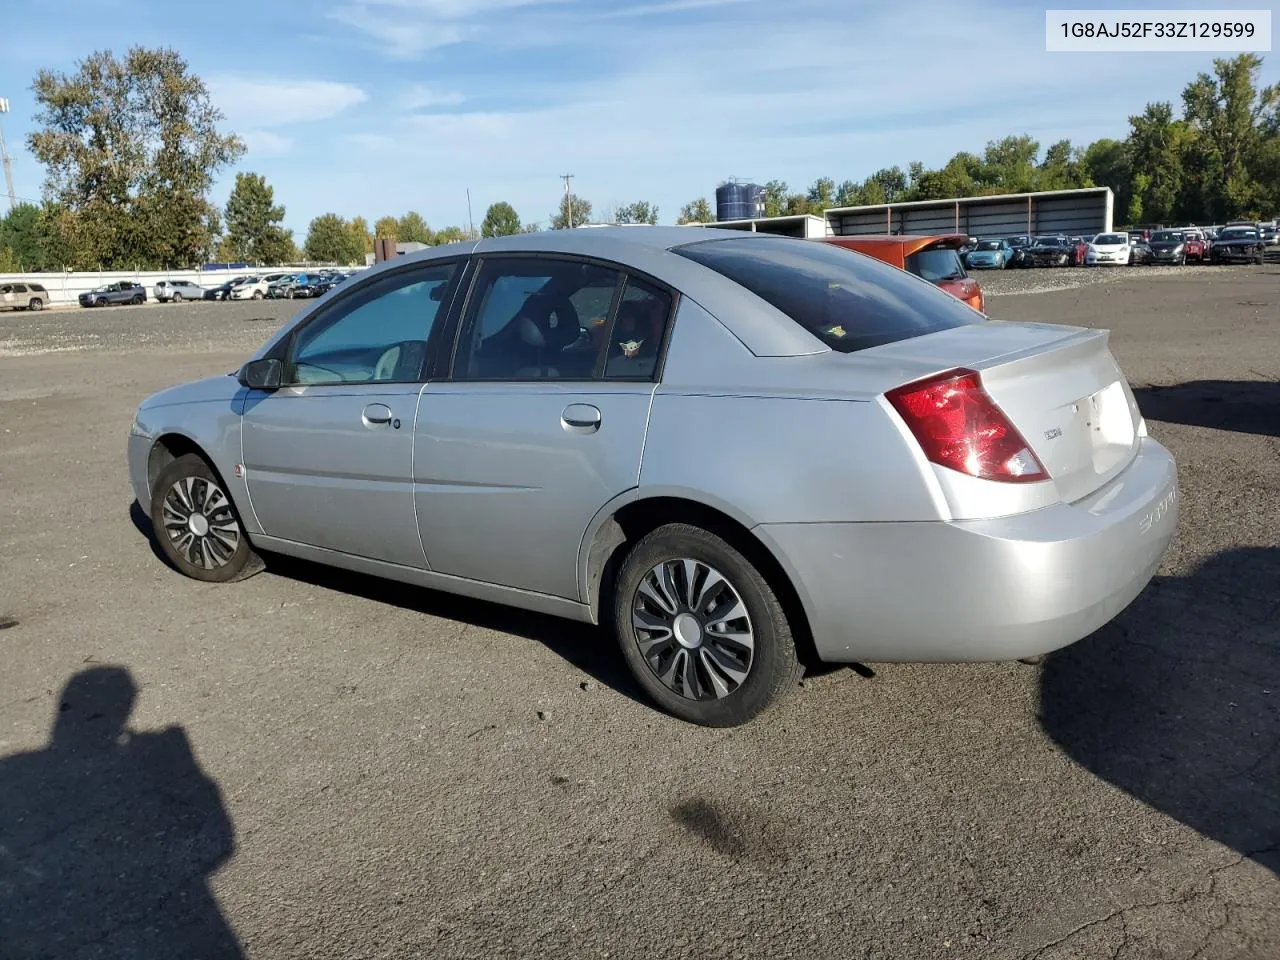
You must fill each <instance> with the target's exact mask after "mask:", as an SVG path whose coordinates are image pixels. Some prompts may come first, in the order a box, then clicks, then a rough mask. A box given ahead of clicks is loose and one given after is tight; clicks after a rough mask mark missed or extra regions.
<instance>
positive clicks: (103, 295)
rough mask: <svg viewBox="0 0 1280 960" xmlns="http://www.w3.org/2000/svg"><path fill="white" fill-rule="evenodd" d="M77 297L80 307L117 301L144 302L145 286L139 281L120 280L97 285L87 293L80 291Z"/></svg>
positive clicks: (97, 305) (145, 295) (102, 305)
mask: <svg viewBox="0 0 1280 960" xmlns="http://www.w3.org/2000/svg"><path fill="white" fill-rule="evenodd" d="M77 299H79V301H80V306H82V307H105V306H109V305H111V304H119V303H130V304H139V303H146V302H147V288H146V287H144V286H143V285H142V284H140V283H133V282H131V281H129V280H120V281H118V282H116V283H108V284H107V285H106V286H103V287H97V288H96V289H93V290H90V291H89V292H88V293H82V294H80V296H79V297H78V298H77Z"/></svg>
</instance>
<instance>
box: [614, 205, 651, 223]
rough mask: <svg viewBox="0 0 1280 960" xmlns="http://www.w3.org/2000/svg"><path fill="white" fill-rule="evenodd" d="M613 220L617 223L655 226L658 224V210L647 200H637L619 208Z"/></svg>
mask: <svg viewBox="0 0 1280 960" xmlns="http://www.w3.org/2000/svg"><path fill="white" fill-rule="evenodd" d="M613 219H614V222H615V223H647V224H649V225H650V226H653V225H654V224H656V223H657V222H658V208H657V207H656V206H654V205H653V204H651V203H649V201H647V200H637V201H636V202H635V203H629V204H627V205H626V206H625V207H619V208H618V209H617V210H616V211H615V212H614V216H613Z"/></svg>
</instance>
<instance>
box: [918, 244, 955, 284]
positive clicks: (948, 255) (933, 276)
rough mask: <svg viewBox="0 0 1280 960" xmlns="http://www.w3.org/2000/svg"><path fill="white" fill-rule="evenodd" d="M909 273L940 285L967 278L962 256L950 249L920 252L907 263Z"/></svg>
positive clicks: (939, 248) (942, 248) (936, 248)
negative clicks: (942, 282) (944, 281)
mask: <svg viewBox="0 0 1280 960" xmlns="http://www.w3.org/2000/svg"><path fill="white" fill-rule="evenodd" d="M906 268H907V272H909V273H914V274H915V275H916V276H917V277H920V278H922V279H924V280H928V281H929V282H930V283H938V282H940V281H942V280H963V279H964V278H965V276H966V274H965V272H964V264H963V263H962V262H961V261H960V254H958V253H957V252H956V251H955V250H953V249H951V248H950V247H934V248H933V249H931V250H919V251H917V252H915V253H913V254H911V256H909V257H907V261H906Z"/></svg>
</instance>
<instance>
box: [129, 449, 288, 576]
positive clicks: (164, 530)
mask: <svg viewBox="0 0 1280 960" xmlns="http://www.w3.org/2000/svg"><path fill="white" fill-rule="evenodd" d="M151 525H152V529H153V531H154V533H155V538H156V541H157V542H158V543H159V544H160V549H161V550H163V551H164V555H165V556H166V557H168V558H169V560H170V562H171V563H173V565H174V566H175V567H177V568H178V570H179V571H180V572H181V573H184V574H186V575H187V576H188V577H191V578H193V579H195V580H204V581H206V582H209V583H228V582H230V581H232V580H240V579H243V578H244V577H246V576H249V575H251V574H254V573H257V572H258V571H259V570H261V569H262V568H263V564H262V561H261V559H259V557H258V555H257V554H256V553H255V552H254V550H253V547H252V546H250V544H249V538H248V536H246V535H245V532H244V528H243V526H241V523H240V515H239V514H238V513H237V512H236V508H235V505H234V504H233V503H232V502H231V498H230V497H229V496H228V495H227V492H226V491H225V490H223V489H222V485H221V482H220V481H219V480H218V478H217V476H216V475H215V474H214V472H213V469H212V468H211V467H210V466H209V464H208V463H206V462H205V461H204V459H203V458H202V457H200V456H199V455H198V454H194V453H187V454H183V455H182V456H181V457H178V458H177V459H176V460H174V461H173V463H171V464H169V465H168V466H167V467H165V468H164V470H162V471H161V473H160V476H159V477H158V478H157V480H156V484H155V490H154V492H153V493H152V495H151Z"/></svg>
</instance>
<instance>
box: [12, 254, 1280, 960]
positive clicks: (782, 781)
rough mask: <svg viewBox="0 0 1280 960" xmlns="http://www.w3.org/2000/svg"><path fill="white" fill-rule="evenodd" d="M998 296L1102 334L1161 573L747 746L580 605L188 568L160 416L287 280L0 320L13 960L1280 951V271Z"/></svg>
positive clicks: (856, 681)
mask: <svg viewBox="0 0 1280 960" xmlns="http://www.w3.org/2000/svg"><path fill="white" fill-rule="evenodd" d="M979 279H980V281H981V282H982V283H983V285H984V288H985V289H986V291H987V296H988V300H987V303H988V311H989V313H990V314H991V315H993V316H994V317H997V318H1000V319H1024V320H1037V321H1049V322H1065V323H1079V324H1084V325H1088V326H1093V327H1107V328H1110V329H1111V330H1112V331H1113V333H1112V339H1111V344H1112V349H1113V350H1114V352H1115V354H1116V355H1117V357H1118V358H1119V360H1120V363H1121V365H1122V366H1123V368H1124V370H1125V372H1126V374H1127V375H1128V376H1129V378H1130V380H1131V382H1132V383H1133V385H1134V388H1135V391H1136V393H1137V396H1138V399H1139V402H1140V404H1141V406H1142V408H1143V412H1144V414H1145V415H1146V417H1147V421H1148V425H1149V428H1150V430H1151V432H1152V433H1153V434H1154V435H1155V436H1156V437H1158V438H1159V439H1160V440H1161V442H1163V443H1164V444H1166V445H1167V446H1168V447H1169V448H1170V449H1171V450H1172V451H1173V453H1174V454H1175V456H1176V457H1177V458H1178V462H1179V468H1180V475H1181V498H1182V500H1181V511H1182V513H1181V526H1180V532H1179V535H1178V537H1177V539H1176V540H1175V542H1174V545H1173V546H1172V548H1171V549H1170V552H1169V553H1168V555H1167V557H1166V559H1165V563H1164V565H1163V567H1162V569H1161V570H1160V572H1159V575H1158V576H1157V578H1156V580H1155V582H1154V583H1153V584H1152V585H1151V586H1150V587H1149V588H1148V590H1147V591H1146V592H1145V593H1144V594H1143V595H1142V596H1141V597H1140V598H1139V599H1138V600H1137V601H1136V602H1135V603H1134V605H1133V606H1132V607H1130V608H1129V610H1127V611H1126V612H1125V613H1124V614H1122V615H1121V617H1120V618H1119V619H1118V620H1117V621H1115V622H1114V623H1113V624H1111V625H1109V626H1108V627H1106V628H1104V629H1103V630H1101V631H1100V632H1098V633H1097V634H1095V635H1094V636H1092V637H1090V638H1088V639H1087V640H1085V641H1083V642H1081V643H1079V644H1077V645H1074V646H1072V647H1070V648H1068V649H1067V650H1065V651H1061V652H1059V653H1057V654H1054V655H1052V656H1050V657H1049V658H1048V659H1047V660H1046V662H1045V663H1043V664H1042V665H1040V666H1036V667H1032V666H1026V665H1022V664H1017V663H1014V664H1003V663H1002V664H978V665H959V666H910V665H876V664H872V665H869V666H868V667H863V668H861V669H858V670H855V669H845V668H842V669H838V670H831V671H828V672H825V673H822V674H820V675H813V676H809V677H808V678H806V680H805V681H804V684H803V686H802V688H801V689H800V690H799V691H798V692H797V694H796V695H795V696H793V697H791V698H790V699H789V700H787V701H786V702H785V703H784V704H782V705H781V706H780V707H779V708H778V709H776V710H774V711H772V712H771V713H769V714H767V715H765V716H764V717H763V718H761V719H760V720H759V721H758V722H756V723H753V724H750V725H748V726H746V727H742V728H737V729H731V730H712V729H704V728H699V727H693V726H690V725H686V724H683V723H680V722H677V721H674V720H671V719H668V718H666V717H665V716H663V715H662V714H660V713H658V712H657V711H656V710H655V709H653V708H652V707H651V706H650V705H649V704H648V703H647V702H645V701H644V700H643V698H642V697H641V695H640V693H639V692H638V690H637V689H636V688H635V687H634V686H633V684H632V683H631V681H630V680H629V679H628V678H627V675H626V672H625V669H624V667H623V665H622V663H621V661H620V658H619V656H618V655H617V654H616V652H615V650H614V648H613V647H612V646H611V644H610V642H609V641H607V640H605V639H604V638H602V637H601V636H598V635H597V634H596V632H595V631H593V630H592V629H589V628H586V627H583V626H580V625H576V624H571V623H567V622H561V621H558V620H553V619H550V618H543V617H539V616H535V615H532V614H527V613H522V612H518V611H512V610H506V609H503V608H498V607H492V606H487V605H484V604H480V603H473V602H469V601H463V600H459V599H454V598H450V597H446V596H443V595H439V594H434V593H430V592H427V591H421V590H415V589H412V588H409V587H405V586H402V585H398V584H390V583H383V582H379V581H375V580H372V579H366V578H362V577H359V576H356V575H353V574H347V573H338V572H333V571H329V570H326V569H323V568H320V567H316V566H312V565H308V564H304V563H302V562H298V561H289V562H285V561H278V562H275V563H273V564H272V565H271V566H270V568H269V570H268V572H267V573H265V574H263V575H261V576H257V577H254V578H252V579H250V580H248V581H245V582H243V583H240V584H235V585H229V586H216V585H207V584H202V583H197V582H194V581H191V580H187V579H185V578H183V577H181V576H179V575H178V574H176V573H174V572H172V571H170V570H169V569H167V568H166V567H165V565H164V564H163V563H162V562H161V560H160V559H158V556H157V553H156V552H155V551H154V550H153V548H152V546H151V543H150V541H149V540H148V538H147V536H146V534H145V529H146V523H145V522H144V521H143V520H142V519H141V518H140V517H139V516H138V515H137V513H136V511H133V512H131V503H132V495H131V493H130V491H129V485H128V480H127V476H126V472H125V465H124V446H125V436H126V432H127V430H128V426H129V422H130V419H131V417H132V415H133V411H134V408H135V406H136V404H137V402H138V401H139V400H140V399H141V398H142V397H144V396H145V395H147V394H149V393H151V392H153V391H154V390H157V389H159V388H161V387H164V386H167V385H171V384H174V383H178V382H181V381H183V380H187V379H191V378H194V377H198V376H205V375H211V374H217V373H221V372H226V371H229V370H232V369H234V368H235V367H236V366H238V365H239V363H240V362H241V361H242V360H243V359H244V357H245V356H246V355H247V353H249V352H250V351H251V350H253V349H254V348H255V347H256V346H257V345H258V344H259V343H260V342H261V341H262V340H263V339H264V338H265V337H266V336H267V335H268V334H269V333H270V332H271V331H272V330H274V329H275V327H276V326H277V325H278V324H279V323H280V322H281V321H282V320H284V319H285V318H287V317H288V316H290V315H292V314H293V313H294V312H295V311H296V310H297V309H298V308H299V304H297V303H295V302H290V301H282V302H236V303H226V304H223V303H189V304H181V305H172V306H154V305H149V306H146V307H141V308H128V307H120V308H111V309H103V310H93V311H90V310H59V311H49V312H45V313H39V314H0V494H2V496H3V504H4V509H3V511H2V512H0V656H2V658H3V659H2V660H0V663H3V665H4V668H3V678H4V679H3V682H2V683H0V758H2V759H0V954H4V953H5V951H4V949H3V946H2V945H3V942H4V936H5V930H6V926H5V925H6V924H11V925H12V924H17V923H20V922H23V921H22V920H20V919H18V918H26V920H25V922H27V923H28V924H29V925H30V927H31V929H30V930H26V932H27V933H28V934H30V935H31V936H32V937H33V938H34V939H35V942H37V943H38V944H40V945H41V946H42V947H43V948H44V949H45V951H46V953H47V955H50V956H53V955H56V956H59V957H84V958H89V957H98V956H103V957H105V956H117V955H121V954H123V953H124V950H123V949H122V945H123V944H129V945H132V946H137V947H138V949H145V950H150V951H153V954H152V953H149V954H148V955H157V956H170V957H215V956H223V955H227V953H228V952H232V953H233V951H234V947H233V946H232V944H233V940H232V938H234V941H237V942H238V943H239V944H240V945H241V947H242V949H243V950H244V951H245V953H246V954H247V955H249V956H255V957H271V958H294V957H296V958H303V957H306V958H316V957H342V958H355V957H368V958H372V957H405V956H422V957H427V956H431V957H476V958H495V957H507V956H510V957H517V956H518V957H543V956H545V957H555V958H569V957H603V956H611V957H657V956H694V957H708V958H710V957H715V958H719V957H726V958H727V957H745V956H752V957H756V956H759V957H770V958H777V957H825V956H831V957H852V958H913V960H914V958H930V957H965V958H968V957H980V958H1026V960H1032V958H1036V960H1064V958H1069V957H1117V958H1122V960H1134V958H1148V957H1167V958H1179V960H1182V958H1188V960H1189V958H1192V957H1204V958H1214V960H1217V958H1260V960H1261V958H1274V957H1276V956H1280V877H1278V873H1280V589H1278V585H1280V293H1278V292H1277V291H1278V290H1280V266H1276V265H1272V264H1268V265H1266V266H1263V267H1252V266H1250V267H1194V266H1193V267H1184V268H1165V267H1153V268H1141V269H1133V270H1125V269H1115V270H1106V269H1099V270H1085V269H1078V270H1035V271H1017V272H1012V271H1011V272H1008V273H1005V274H982V275H980V277H979ZM999 589H1000V585H999V584H992V591H993V594H998V593H999ZM921 591H922V594H921V598H920V602H922V603H928V602H929V597H928V594H927V584H922V585H921ZM107 667H117V668H120V669H118V670H109V669H105V668H107ZM134 689H136V700H131V696H132V693H131V691H132V690H134ZM126 717H127V723H128V728H129V729H130V730H131V731H133V735H132V738H131V739H129V740H128V741H126V740H125V739H123V738H122V737H119V736H118V734H120V732H121V731H120V726H121V724H123V723H124V722H125V718H126ZM33 869H34V870H37V871H38V872H39V876H37V877H35V878H34V879H32V877H31V876H29V875H27V874H23V875H21V876H19V874H18V871H19V870H22V871H30V870H33ZM31 891H36V893H31ZM37 894H38V895H37ZM19 896H22V897H28V896H29V897H30V899H26V900H22V901H20V902H15V901H14V898H15V897H19ZM6 901H8V904H7V906H6ZM24 929H25V928H24ZM33 931H34V932H33ZM104 931H105V932H104ZM21 932H22V931H21V930H20V931H19V933H21ZM11 935H12V931H11ZM220 947H225V950H222V952H220ZM46 953H39V952H38V953H37V954H36V955H38V956H44V955H46Z"/></svg>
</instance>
